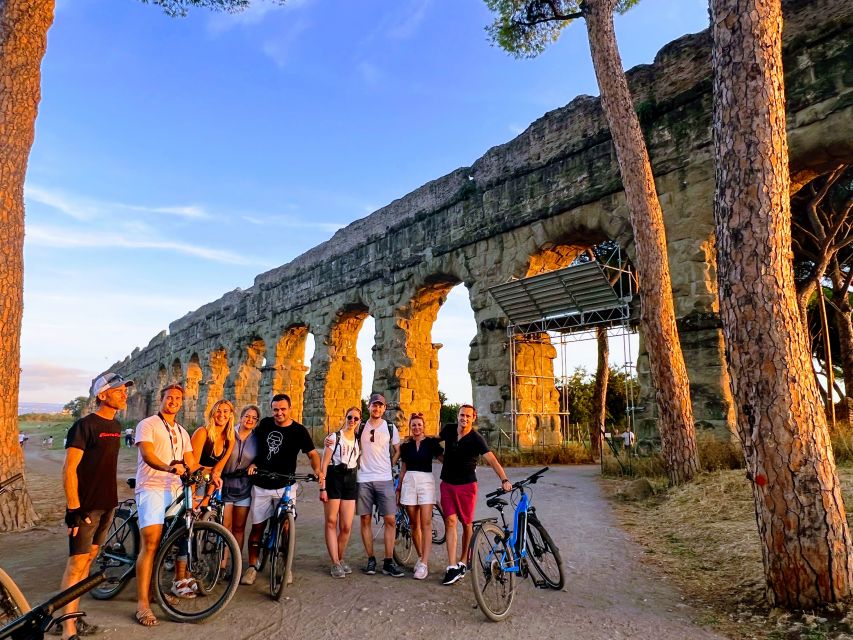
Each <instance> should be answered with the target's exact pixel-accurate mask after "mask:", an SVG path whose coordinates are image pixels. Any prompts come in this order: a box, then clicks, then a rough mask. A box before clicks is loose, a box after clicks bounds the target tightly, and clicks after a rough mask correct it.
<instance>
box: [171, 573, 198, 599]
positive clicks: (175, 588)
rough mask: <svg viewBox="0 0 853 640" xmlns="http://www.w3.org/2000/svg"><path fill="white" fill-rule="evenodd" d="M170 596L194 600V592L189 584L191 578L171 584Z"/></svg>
mask: <svg viewBox="0 0 853 640" xmlns="http://www.w3.org/2000/svg"><path fill="white" fill-rule="evenodd" d="M172 594H173V595H176V596H178V597H179V598H195V595H196V594H195V590H194V589H193V585H192V582H191V578H184V579H183V580H175V581H174V582H173V583H172Z"/></svg>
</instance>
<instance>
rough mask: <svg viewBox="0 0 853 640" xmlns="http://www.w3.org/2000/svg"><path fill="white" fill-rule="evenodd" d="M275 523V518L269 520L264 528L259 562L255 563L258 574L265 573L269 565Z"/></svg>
mask: <svg viewBox="0 0 853 640" xmlns="http://www.w3.org/2000/svg"><path fill="white" fill-rule="evenodd" d="M273 522H275V516H270V517H269V518H267V526H266V527H264V533H263V535H261V544H260V546H259V547H258V561H257V562H256V563H255V568H256V569H257V570H258V573H260V572H261V571H263V570H264V567H265V566H266V564H267V556H269V543H270V527H271V526H272V523H273Z"/></svg>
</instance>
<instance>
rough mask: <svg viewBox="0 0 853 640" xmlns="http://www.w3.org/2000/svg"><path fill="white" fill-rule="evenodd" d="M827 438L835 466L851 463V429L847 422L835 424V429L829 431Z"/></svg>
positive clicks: (852, 436) (852, 458)
mask: <svg viewBox="0 0 853 640" xmlns="http://www.w3.org/2000/svg"><path fill="white" fill-rule="evenodd" d="M829 437H830V440H831V442H832V453H833V454H834V455H835V462H836V464H849V463H851V462H853V429H851V427H850V425H849V424H848V423H847V422H837V423H835V428H834V429H830V431H829Z"/></svg>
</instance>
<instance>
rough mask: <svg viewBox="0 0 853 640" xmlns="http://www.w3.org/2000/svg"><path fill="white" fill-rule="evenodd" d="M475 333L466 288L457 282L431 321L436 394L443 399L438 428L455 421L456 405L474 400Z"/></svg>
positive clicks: (474, 321)
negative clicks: (470, 360)
mask: <svg viewBox="0 0 853 640" xmlns="http://www.w3.org/2000/svg"><path fill="white" fill-rule="evenodd" d="M476 335H477V321H476V319H475V318H474V310H473V309H472V308H471V300H470V299H469V297H468V289H466V288H465V287H464V286H459V285H456V286H454V287H453V288H452V289H450V291H448V292H447V296H446V298H445V301H444V304H442V305H441V307H439V310H438V317H437V318H436V320H435V323H434V324H433V325H432V339H433V341H434V343H435V346H436V347H438V349H437V354H438V392H439V393H438V396H439V399H440V400H442V403H441V411H440V415H439V423H438V425H437V430H438V429H440V428H441V425H444V424H447V423H450V422H455V421H456V414H457V410H458V405H460V404H464V403H470V402H471V401H472V400H473V397H474V393H473V388H472V383H471V374H470V372H469V371H468V358H469V355H470V352H471V340H472V339H474V337H475V336H476Z"/></svg>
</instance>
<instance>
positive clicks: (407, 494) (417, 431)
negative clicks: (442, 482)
mask: <svg viewBox="0 0 853 640" xmlns="http://www.w3.org/2000/svg"><path fill="white" fill-rule="evenodd" d="M425 427H426V424H425V422H424V414H422V413H413V414H412V416H411V417H410V418H409V438H408V439H407V440H406V441H405V442H404V443H403V444H402V445H400V460H401V461H402V464H401V465H400V483H399V484H398V485H397V502H399V503H400V504H401V505H403V506H405V507H406V511H407V512H408V514H409V522H410V523H411V529H412V541H413V542H414V543H415V549H416V550H417V552H418V561H417V562H416V563H415V580H423V579H424V578H426V577H427V574H428V573H429V553H430V550H431V548H432V508H433V505H435V478H433V475H432V461H433V459H434V458H438V457H440V456H442V455H443V454H444V449H443V448H442V446H441V442H440V441H439V440H438V438H432V437H428V436H427V435H426V434H425V433H424V428H425Z"/></svg>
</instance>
